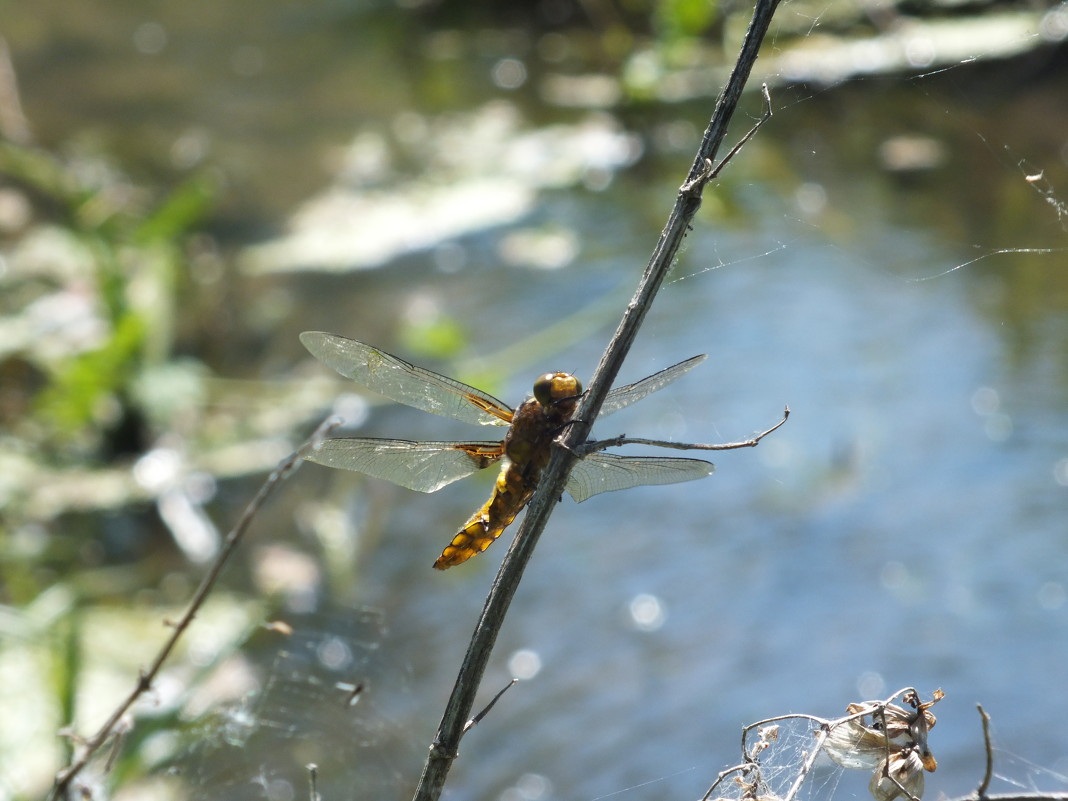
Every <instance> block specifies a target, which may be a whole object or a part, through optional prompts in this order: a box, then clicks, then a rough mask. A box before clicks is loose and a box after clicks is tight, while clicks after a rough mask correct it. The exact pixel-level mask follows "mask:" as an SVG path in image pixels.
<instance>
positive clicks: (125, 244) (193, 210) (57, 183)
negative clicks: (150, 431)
mask: <svg viewBox="0 0 1068 801" xmlns="http://www.w3.org/2000/svg"><path fill="white" fill-rule="evenodd" d="M0 173H4V174H6V175H7V176H8V178H9V179H10V180H13V181H14V182H16V183H17V184H20V185H21V186H22V187H23V188H24V190H25V191H26V192H27V194H28V195H30V196H31V197H33V198H34V199H35V200H36V201H37V202H36V205H37V206H39V207H41V208H42V209H46V210H47V211H48V212H49V213H50V214H51V215H52V216H53V217H54V218H55V219H54V223H53V224H58V225H59V226H60V227H61V228H62V229H63V230H64V231H65V232H66V233H67V234H68V241H69V242H70V243H72V247H74V248H76V249H77V250H78V254H79V258H77V259H74V260H73V261H74V262H75V263H77V264H78V265H79V266H78V267H76V268H74V270H73V272H75V273H77V272H81V273H86V274H80V275H79V274H70V273H71V272H72V271H68V274H65V275H64V274H62V271H60V274H58V275H57V276H54V277H53V280H58V281H60V282H66V281H70V282H73V284H74V286H76V287H77V289H76V292H77V293H78V294H82V295H84V293H85V291H86V289H87V288H88V289H89V290H90V291H91V292H92V299H91V302H90V303H89V304H88V306H89V308H90V309H91V311H90V312H88V313H89V314H92V315H94V316H95V319H92V321H91V322H92V325H90V326H89V328H90V329H91V330H92V331H93V337H94V340H93V342H92V343H85V342H68V343H67V345H66V347H67V348H68V350H69V352H68V353H65V354H64V353H62V352H59V353H56V352H55V351H56V343H54V342H53V343H52V344H51V346H50V347H49V349H48V351H49V352H48V356H47V357H46V356H44V355H43V354H38V353H32V352H31V353H29V354H27V356H28V358H30V359H31V360H33V361H37V362H40V363H42V366H43V367H44V368H45V370H46V372H47V374H48V376H49V381H48V384H47V385H46V386H45V387H44V388H43V389H42V390H41V391H40V393H39V394H38V395H37V397H36V398H35V399H34V402H33V404H32V410H33V414H34V418H35V422H36V423H37V430H38V431H39V432H41V433H42V435H43V437H44V439H45V440H46V441H49V442H51V444H53V445H56V444H58V443H62V442H67V441H70V442H74V443H78V444H80V445H86V444H90V445H92V444H94V443H98V442H99V440H100V431H101V429H102V428H105V427H106V426H107V425H108V424H110V423H113V422H114V421H115V420H117V419H121V418H122V417H123V416H125V415H126V414H127V412H129V411H130V408H129V407H131V406H136V405H137V403H138V401H139V400H140V399H141V398H142V397H143V393H137V392H136V391H134V387H135V385H136V383H137V381H138V378H139V376H140V375H141V373H142V372H143V371H144V370H145V369H146V368H147V367H150V366H152V365H159V364H162V363H165V362H166V361H167V360H169V358H170V352H171V342H172V338H173V328H174V324H173V319H174V308H175V307H176V306H177V304H178V295H179V294H180V292H181V291H182V285H181V278H182V276H183V275H184V274H185V271H184V270H183V269H182V268H183V265H184V259H185V254H184V241H185V237H186V236H187V235H188V234H189V233H190V231H191V230H193V229H194V228H195V226H196V225H198V224H199V223H200V222H201V220H202V219H203V218H204V217H205V215H206V214H207V212H208V210H209V209H210V207H211V205H212V202H213V198H214V196H215V185H214V182H213V181H211V180H209V179H207V178H206V177H204V176H199V175H197V176H193V177H192V178H190V179H188V180H186V181H185V182H184V183H181V184H179V185H178V186H177V187H176V188H174V189H173V190H172V191H170V192H169V193H168V194H167V195H165V196H164V197H162V198H161V199H160V200H159V201H158V202H155V203H153V202H151V201H150V198H151V196H152V193H151V192H149V191H148V190H145V189H143V188H141V187H137V186H134V185H132V184H131V183H130V182H129V180H128V179H127V178H126V177H125V176H124V175H122V173H121V172H120V171H118V170H116V169H114V168H113V167H111V166H110V165H107V164H105V163H103V162H102V161H101V160H99V159H98V158H97V159H88V160H86V159H80V160H64V159H62V158H60V157H58V156H56V155H54V154H52V153H49V152H46V151H44V150H40V149H37V148H32V147H21V146H18V145H13V144H10V143H5V144H2V145H0ZM85 265H88V268H87V269H86V267H85ZM40 283H41V282H40V281H39V280H38V281H37V285H38V289H37V291H38V292H40V291H46V292H47V291H49V289H51V290H53V291H56V292H58V293H62V292H63V291H67V292H70V291H71V288H69V287H65V286H51V287H47V286H46V287H43V288H42V287H40ZM56 322H57V325H59V324H63V323H64V322H66V321H63V320H57V321H56ZM136 411H137V412H138V413H139V415H138V416H140V417H142V418H144V419H151V418H152V417H154V416H153V415H151V414H147V413H146V412H147V411H148V410H145V409H137V410H136Z"/></svg>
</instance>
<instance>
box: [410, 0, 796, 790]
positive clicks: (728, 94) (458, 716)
mask: <svg viewBox="0 0 1068 801" xmlns="http://www.w3.org/2000/svg"><path fill="white" fill-rule="evenodd" d="M778 3H779V0H757V4H756V8H755V9H754V12H753V18H752V20H751V21H750V24H749V29H748V30H747V31H746V35H745V39H744V41H743V43H742V48H741V52H740V54H739V56H738V60H737V61H736V62H735V65H734V69H733V70H732V71H731V74H730V77H729V78H728V80H727V85H726V87H725V88H724V90H723V93H722V94H721V95H720V97H719V99H718V101H717V102H716V108H715V111H714V112H713V114H712V119H711V120H710V122H709V125H708V128H707V130H706V131H705V134H704V138H703V139H702V141H701V146H700V148H699V150H698V152H697V156H696V157H695V159H694V162H693V165H692V166H691V168H690V173H689V175H688V176H687V178H686V181H685V182H684V183H683V185H682V187H680V190H679V193H678V195H677V196H676V199H675V206H674V208H673V209H672V211H671V215H670V217H669V218H668V222H667V225H666V226H665V227H664V230H663V232H662V233H661V235H660V240H659V241H658V242H657V244H656V247H655V249H654V250H653V254H652V256H651V258H650V260H649V263H648V265H647V266H646V269H645V272H644V274H643V275H642V278H641V280H640V282H639V284H638V288H637V291H636V292H635V295H634V297H633V298H632V299H631V301H630V303H629V304H628V305H627V309H626V312H625V313H624V315H623V319H622V320H621V322H620V324H619V327H618V328H617V329H616V333H615V335H614V336H613V337H612V340H611V342H610V343H609V345H608V348H607V349H606V350H605V353H604V355H603V356H602V357H601V361H600V364H598V366H597V370H596V371H595V372H594V375H593V378H592V379H591V381H590V383H589V387H588V390H587V393H586V396H585V398H584V399H583V401H582V404H581V405H580V406H579V408H578V410H577V411H576V413H575V418H576V419H577V421H578V422H577V423H576V424H575V425H573V426H569V427H568V429H567V430H566V431H565V433H564V436H563V439H564V441H563V442H562V443H561V445H562V446H563V447H558V448H555V449H554V452H553V455H552V458H551V459H550V461H549V465H548V466H547V467H546V469H545V471H544V473H543V474H542V478H541V481H540V482H539V486H538V490H537V492H535V494H534V498H533V499H532V501H531V504H530V507H529V508H528V510H527V513H526V517H525V518H524V520H523V524H522V526H521V527H520V529H519V531H518V533H517V534H516V536H515V539H514V540H513V541H512V545H511V547H510V548H509V550H508V553H507V554H506V555H505V557H504V561H503V562H502V563H501V567H500V570H499V571H498V573H497V576H496V578H495V579H494V582H493V586H492V587H491V588H490V591H489V595H488V596H487V597H486V603H485V606H484V607H483V609H482V614H481V616H480V617H479V620H478V623H477V624H476V626H475V631H474V634H473V635H472V637H471V642H470V644H469V645H468V649H467V653H466V654H465V655H464V659H463V663H462V664H461V666H460V671H459V673H458V674H457V677H456V683H455V684H454V686H453V690H452V693H451V695H450V696H449V700H448V702H447V703H446V706H445V712H444V714H443V715H442V718H441V723H440V724H439V726H438V731H437V734H436V735H435V737H434V742H433V743H432V744H431V746H430V754H429V756H428V757H427V761H426V763H425V764H424V766H423V773H422V776H421V777H420V780H419V785H418V787H417V788H416V791H415V796H414V799H415V801H437V799H438V798H439V797H440V795H441V790H442V788H443V787H444V785H445V778H446V776H448V773H449V769H450V767H451V766H452V761H453V760H454V759H455V758H456V755H457V748H458V745H459V742H460V737H461V736H462V735H463V729H464V725H465V723H466V721H467V719H468V717H469V716H470V713H471V708H472V706H473V705H474V699H475V694H476V692H477V691H478V687H479V684H480V683H481V681H482V675H483V673H484V672H485V669H486V664H487V662H488V661H489V657H490V653H491V652H492V650H493V645H494V643H495V642H496V640H497V634H498V632H499V631H500V628H501V626H502V624H503V622H504V617H505V615H506V614H507V611H508V607H509V605H510V604H511V601H512V598H513V596H514V595H515V591H516V588H517V587H518V586H519V581H520V579H521V577H522V575H523V571H524V570H525V569H526V565H527V562H528V561H529V560H530V556H531V554H532V553H533V551H534V547H535V545H536V544H537V542H538V539H539V538H540V537H541V533H542V531H544V529H545V524H546V523H547V522H548V519H549V515H550V514H551V513H552V510H553V507H554V506H555V505H556V501H557V499H558V498H559V497H560V496H561V493H562V492H563V488H564V483H565V481H566V480H567V475H568V473H569V472H570V470H571V467H572V465H573V464H574V460H575V459H576V458H577V455H576V453H575V449H576V448H578V447H579V446H580V445H581V444H582V443H583V442H585V441H586V440H587V439H588V437H589V431H590V427H591V425H592V423H593V421H594V420H595V419H596V418H597V413H598V412H599V411H600V409H601V404H602V403H604V398H605V395H606V394H607V393H608V390H609V388H610V387H611V386H612V383H613V382H614V381H615V378H616V375H617V374H618V373H619V369H620V367H621V365H622V364H623V359H624V358H625V357H626V355H627V353H628V351H629V350H630V346H631V344H632V343H633V342H634V339H635V337H636V336H637V334H638V329H639V328H640V327H641V324H642V321H643V320H644V319H645V315H646V313H647V312H648V311H649V309H650V307H651V306H652V302H653V299H654V298H655V297H656V294H657V292H658V291H659V289H660V286H661V285H662V284H663V282H664V278H665V277H666V276H667V274H668V272H669V270H670V269H671V265H672V263H673V262H674V259H675V256H676V254H677V253H678V251H679V247H680V246H681V244H682V240H683V238H684V237H685V236H686V232H687V231H688V230H689V227H690V224H691V222H692V221H693V218H694V215H696V214H697V210H698V208H700V206H701V192H702V190H703V187H704V183H705V181H700V180H698V179H699V178H700V176H701V175H702V174H703V173H705V172H706V171H707V167H706V162H714V161H715V156H716V153H717V152H718V151H719V148H720V145H721V144H722V142H723V139H724V136H725V135H726V132H727V126H728V124H729V123H730V120H731V118H732V117H733V115H734V111H735V109H736V108H737V106H738V102H739V100H740V99H741V96H742V91H743V89H744V88H745V84H746V82H747V81H748V79H749V74H750V72H751V71H752V68H753V64H754V63H755V62H756V59H757V53H758V51H759V49H760V45H761V43H762V42H763V41H764V37H765V35H766V34H767V31H768V27H769V25H770V24H771V19H772V16H773V15H774V13H775V9H776V7H777V6H778ZM709 177H711V173H709ZM695 181H697V182H696V183H695ZM706 181H707V179H706Z"/></svg>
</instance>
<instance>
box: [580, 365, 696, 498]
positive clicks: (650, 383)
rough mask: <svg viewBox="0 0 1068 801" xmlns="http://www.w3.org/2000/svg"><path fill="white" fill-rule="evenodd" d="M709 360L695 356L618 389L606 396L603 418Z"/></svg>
mask: <svg viewBox="0 0 1068 801" xmlns="http://www.w3.org/2000/svg"><path fill="white" fill-rule="evenodd" d="M707 358H708V356H706V355H704V354H702V355H700V356H694V357H692V358H689V359H687V360H686V361H684V362H679V363H678V364H675V365H672V366H671V367H667V368H665V369H663V370H661V371H660V372H659V373H653V374H652V375H651V376H647V377H645V378H643V379H642V380H641V381H635V382H634V383H633V384H627V385H626V386H625V387H617V388H616V389H613V390H611V391H610V392H609V393H608V394H607V395H606V396H605V399H604V405H603V406H602V407H601V417H604V416H605V415H609V414H612V412H618V411H619V410H620V409H622V408H624V407H625V406H630V405H631V404H632V403H637V402H638V401H640V400H641V399H642V398H644V397H645V396H646V395H651V394H652V393H654V392H656V391H657V390H658V389H663V388H664V387H666V386H667V385H668V384H670V383H671V382H672V381H674V380H675V379H677V378H680V377H681V376H683V375H685V374H686V373H688V372H689V371H690V370H692V369H693V368H694V367H696V366H697V365H699V364H700V363H701V362H703V361H704V360H705V359H707ZM662 483H663V482H662Z"/></svg>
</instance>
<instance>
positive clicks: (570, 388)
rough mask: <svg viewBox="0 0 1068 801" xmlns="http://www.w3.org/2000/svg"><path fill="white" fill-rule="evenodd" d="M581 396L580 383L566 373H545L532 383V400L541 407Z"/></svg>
mask: <svg viewBox="0 0 1068 801" xmlns="http://www.w3.org/2000/svg"><path fill="white" fill-rule="evenodd" d="M581 394H582V382H580V381H579V380H578V379H577V378H575V376H573V375H570V374H568V373H546V374H545V375H543V376H542V377H541V378H539V379H538V380H537V381H535V382H534V399H535V400H537V401H538V403H540V404H541V405H542V406H552V405H553V404H554V403H556V402H557V401H561V400H564V399H565V398H574V397H577V396H578V395H581Z"/></svg>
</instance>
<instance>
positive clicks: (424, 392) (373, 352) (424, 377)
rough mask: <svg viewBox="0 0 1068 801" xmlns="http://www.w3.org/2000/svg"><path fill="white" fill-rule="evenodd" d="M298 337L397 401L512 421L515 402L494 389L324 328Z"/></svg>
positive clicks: (473, 418)
mask: <svg viewBox="0 0 1068 801" xmlns="http://www.w3.org/2000/svg"><path fill="white" fill-rule="evenodd" d="M300 341H301V342H302V343H304V347H306V348H307V349H308V351H309V352H310V353H311V355H312V356H314V357H315V358H316V359H318V360H319V361H321V362H322V363H323V364H325V365H326V366H327V367H331V368H333V369H334V370H337V371H338V372H339V373H341V375H343V376H345V377H346V378H351V379H352V380H353V381H355V382H356V383H358V384H362V385H363V386H365V387H367V388H368V389H370V390H372V391H374V392H377V393H378V394H379V395H384V396H386V397H387V398H389V399H390V400H393V401H396V402H397V403H403V404H405V405H406V406H412V407H414V408H416V409H422V410H423V411H424V412H430V413H431V414H440V415H442V416H443V417H452V418H453V419H455V420H462V421H463V422H465V423H476V424H478V425H508V424H509V423H510V422H511V421H512V409H511V407H510V406H508V405H507V404H505V403H502V402H501V401H499V400H497V399H496V398H495V397H493V396H492V395H490V394H488V393H486V392H483V391H482V390H480V389H475V388H474V387H471V386H468V385H467V384H464V383H463V382H461V381H456V380H454V379H452V378H447V377H445V376H443V375H439V374H438V373H435V372H432V371H430V370H424V369H423V368H422V367H416V366H415V365H414V364H409V363H408V362H406V361H404V360H403V359H398V358H397V357H396V356H392V355H390V354H388V353H386V352H385V351H382V350H379V349H378V348H373V347H371V346H370V345H365V344H364V343H363V342H357V341H356V340H355V339H347V338H345V337H340V336H337V335H336V334H327V333H324V332H322V331H305V332H304V333H303V334H301V335H300Z"/></svg>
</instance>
